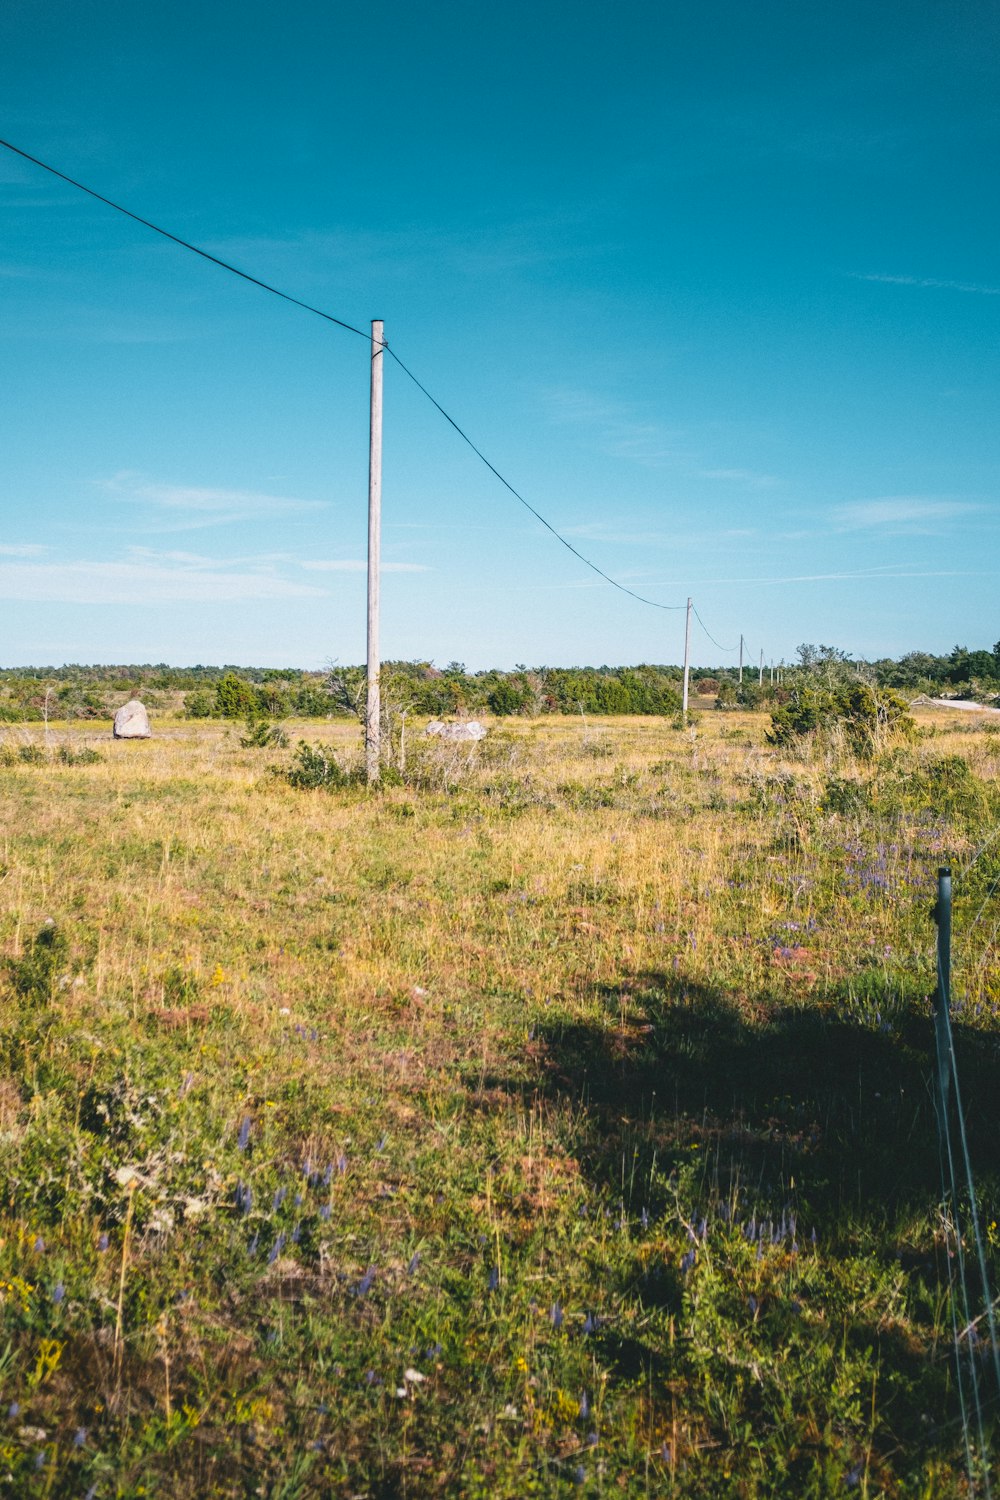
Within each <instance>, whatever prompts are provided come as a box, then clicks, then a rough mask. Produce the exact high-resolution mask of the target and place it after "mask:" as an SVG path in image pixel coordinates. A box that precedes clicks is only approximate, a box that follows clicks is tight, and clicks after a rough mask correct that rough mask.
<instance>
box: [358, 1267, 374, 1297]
mask: <svg viewBox="0 0 1000 1500" xmlns="http://www.w3.org/2000/svg"><path fill="white" fill-rule="evenodd" d="M374 1280H375V1267H374V1266H369V1267H368V1269H367V1271H366V1272H365V1274H364V1275H363V1276H362V1278H361V1280H360V1281H359V1282H358V1285H357V1288H356V1290H355V1295H356V1296H358V1297H367V1295H368V1293H369V1292H370V1291H371V1289H372V1283H373V1282H374Z"/></svg>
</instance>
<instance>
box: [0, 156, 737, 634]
mask: <svg viewBox="0 0 1000 1500" xmlns="http://www.w3.org/2000/svg"><path fill="white" fill-rule="evenodd" d="M0 146H3V147H4V148H5V149H6V150H8V151H11V152H13V154H14V155H15V156H20V157H21V158H22V159H23V160H24V161H29V162H31V163H32V165H33V166H36V167H41V169H42V171H43V172H48V173H50V174H51V175H52V176H53V177H58V178H59V180H60V181H61V182H66V183H68V184H69V185H70V187H74V188H77V189H78V190H79V191H80V192H81V193H86V194H87V196H88V197H90V198H95V199H96V200H97V202H98V203H103V204H104V205H105V206H106V207H108V208H112V209H114V211H115V212H116V213H120V214H123V215H124V216H125V218H127V219H131V220H132V221H133V223H136V224H141V225H142V226H143V227H144V228H145V229H151V230H152V231H153V233H154V234H159V235H162V237H163V238H164V239H165V240H170V241H171V242H172V243H173V244H175V245H179V246H180V247H181V249H183V250H190V251H191V253H192V254H193V255H198V256H200V257H201V258H202V260H207V261H209V262H210V263H211V264H212V265H214V266H218V267H219V268H220V269H221V270H223V271H229V272H231V274H232V275H233V276H239V277H240V278H241V280H243V281H248V282H250V284H251V285H252V286H256V287H259V288H260V290H261V291H264V292H269V293H270V294H271V296H273V297H280V298H281V300H282V301H283V302H290V303H291V304H292V305H293V307H300V308H302V310H303V311H304V312H309V313H313V314H315V316H316V317H318V318H323V319H324V321H325V322H327V323H333V324H335V325H336V327H338V328H343V329H345V330H346V331H347V332H348V333H355V334H357V335H358V337H359V338H363V339H368V338H369V334H368V333H367V332H366V331H365V330H364V329H362V328H357V327H356V326H355V325H354V324H353V323H348V322H345V320H344V319H343V318H336V317H334V316H333V314H332V313H328V312H324V311H323V309H322V308H320V307H315V306H314V305H313V304H312V303H310V302H304V301H303V300H302V299H301V298H300V297H293V296H292V294H291V293H290V292H283V291H282V290H281V289H280V288H279V287H276V286H273V285H272V284H271V283H270V282H268V281H263V280H262V279H261V278H260V277H259V276H251V275H250V273H249V272H248V271H241V270H240V268H239V266H234V265H233V264H232V263H231V262H230V261H227V260H222V259H221V257H220V256H218V255H212V254H211V252H210V251H208V250H205V249H203V248H202V247H201V246H200V245H195V244H192V242H191V241H190V240H185V239H182V238H181V236H180V235H178V234H173V233H171V231H170V230H169V229H164V228H162V226H161V225H159V224H154V223H153V221H152V220H151V219H146V218H143V216H142V215H141V214H137V213H133V212H132V210H131V209H128V208H125V207H124V206H123V205H122V204H121V203H116V202H115V201H114V199H113V198H108V197H106V196H105V195H104V194H103V193H99V192H97V191H96V189H94V188H91V187H88V186H87V185H86V183H83V182H79V181H78V180H77V179H76V178H75V177H70V176H69V175H68V173H66V172H60V171H59V169H58V168H57V167H53V166H50V165H49V163H48V162H45V161H42V160H41V158H40V157H37V156H32V155H31V153H30V152H28V151H23V150H22V149H21V147H20V146H15V145H14V144H13V142H11V141H7V140H3V139H2V138H0ZM382 348H383V349H384V350H385V351H386V352H387V353H388V354H389V355H390V356H391V358H392V359H393V360H395V362H396V364H397V365H398V366H399V368H400V369H401V370H402V371H403V374H404V375H406V376H407V377H408V378H409V379H410V380H411V381H412V382H413V384H414V385H415V386H416V387H417V389H418V390H419V391H420V392H422V394H423V395H424V396H426V398H427V400H428V401H429V402H430V403H431V405H432V406H433V407H434V408H435V409H436V410H437V411H438V412H439V413H440V414H441V416H442V417H444V419H445V421H446V422H448V423H449V425H450V426H451V427H453V428H454V430H455V431H456V432H457V433H458V435H459V437H460V438H461V439H462V441H463V442H464V443H466V444H468V446H469V447H470V448H471V449H472V451H473V453H474V454H475V455H476V457H477V458H478V459H479V460H480V461H481V462H482V463H483V464H485V465H486V467H487V468H488V469H489V471H490V473H491V474H492V475H493V476H494V477H495V478H496V479H498V480H499V481H500V483H501V484H502V485H503V486H504V488H505V489H506V490H508V491H509V492H510V494H512V495H513V496H514V498H515V500H517V501H518V503H519V504H521V505H523V506H524V508H525V510H527V511H529V512H530V513H531V514H532V515H533V516H534V517H535V519H536V520H537V521H539V522H540V523H541V524H542V525H543V526H544V527H545V529H546V530H547V531H549V532H551V534H552V535H553V536H554V537H555V538H556V540H557V541H558V542H560V543H561V544H562V546H564V547H565V548H566V550H567V551H568V552H572V554H573V556H574V557H575V558H577V560H578V561H579V562H582V563H583V565H584V566H585V567H587V568H589V569H590V570H591V572H592V573H596V574H597V576H598V578H602V579H603V580H604V582H605V583H609V584H610V585H611V587H612V588H614V589H617V590H618V592H619V593H621V594H627V595H628V597H629V598H630V599H635V600H637V601H638V602H639V603H640V604H646V605H648V606H649V607H650V609H659V610H664V611H666V612H673V611H679V610H682V609H685V608H686V605H683V604H661V603H660V602H659V600H657V599H649V598H647V597H646V595H645V594H640V593H638V592H637V591H636V590H635V589H630V588H628V587H627V586H626V585H625V584H624V583H619V582H618V580H617V579H615V578H612V577H611V575H610V574H609V573H605V571H604V569H603V568H599V567H598V566H597V564H596V563H595V562H591V560H590V558H589V557H586V556H585V555H584V554H583V553H582V552H581V551H580V550H579V548H578V547H574V545H573V543H572V542H571V541H569V540H568V538H566V537H564V536H563V535H562V533H561V532H560V531H559V530H557V528H556V527H555V526H553V525H552V523H551V521H548V520H546V518H545V517H544V516H543V515H542V513H541V511H538V510H536V509H535V507H534V506H533V505H532V504H531V503H530V502H529V501H528V500H526V499H525V497H524V496H523V495H522V494H521V493H520V491H519V490H517V489H515V487H514V486H513V485H512V484H511V483H510V481H509V480H508V479H506V478H505V477H504V475H503V474H501V472H500V470H499V469H498V468H497V467H496V466H495V465H494V464H492V463H491V462H490V460H489V459H488V458H487V457H486V455H485V453H483V451H482V450H481V449H480V448H478V447H477V446H476V444H475V443H474V442H473V441H472V439H471V438H470V437H469V435H468V433H467V432H465V430H464V429H463V428H462V427H461V426H460V425H459V423H458V422H457V421H456V420H455V418H454V417H453V416H451V414H450V413H449V412H448V411H446V410H445V408H444V407H443V406H442V405H441V403H440V401H438V400H437V399H436V398H435V397H434V396H432V395H431V393H430V391H429V390H428V389H427V387H426V386H425V385H424V384H423V383H422V382H421V381H420V380H418V379H417V377H416V375H414V373H413V371H412V370H410V369H409V368H408V367H407V366H406V365H405V364H404V363H403V361H402V360H401V359H400V358H399V356H398V354H396V353H395V351H394V350H392V349H390V348H389V345H388V343H383V344H382ZM694 613H695V616H696V618H697V620H698V624H699V625H700V626H701V628H702V630H704V632H705V634H706V635H707V636H708V638H709V640H710V641H711V642H712V643H713V645H715V646H718V648H719V650H720V651H735V650H736V649H737V648H736V647H735V646H722V645H720V643H719V642H718V641H717V640H716V639H715V637H714V636H713V635H712V633H711V631H710V630H709V629H708V628H707V626H706V625H705V622H704V620H702V618H701V616H700V615H699V614H698V611H697V610H695V611H694Z"/></svg>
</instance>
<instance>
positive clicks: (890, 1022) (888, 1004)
mask: <svg viewBox="0 0 1000 1500" xmlns="http://www.w3.org/2000/svg"><path fill="white" fill-rule="evenodd" d="M598 993H599V995H600V998H601V999H602V1001H603V1002H604V1007H605V1013H604V1015H603V1016H602V1017H599V1018H597V1019H596V1020H595V1021H594V1022H593V1023H591V1024H583V1023H578V1022H574V1023H572V1024H563V1025H560V1024H558V1023H557V1024H554V1025H552V1026H549V1027H543V1028H539V1029H538V1030H536V1033H535V1036H534V1039H533V1044H532V1056H533V1060H534V1062H533V1067H534V1074H535V1076H534V1078H533V1079H529V1080H528V1081H527V1082H526V1087H527V1089H528V1090H529V1091H531V1090H533V1091H534V1092H535V1093H537V1094H540V1095H542V1096H544V1097H548V1098H552V1099H556V1098H561V1099H563V1100H567V1101H572V1102H574V1103H575V1104H577V1105H582V1106H583V1108H582V1109H577V1110H576V1111H575V1112H574V1114H575V1119H576V1130H577V1138H576V1141H575V1143H574V1148H575V1151H576V1154H577V1156H578V1158H579V1160H580V1163H581V1166H582V1167H583V1168H584V1170H585V1171H586V1173H587V1175H588V1177H589V1178H590V1179H591V1180H592V1181H593V1182H594V1184H595V1186H596V1185H603V1186H605V1187H608V1188H611V1189H612V1190H614V1189H615V1188H617V1189H619V1190H620V1189H621V1186H622V1182H623V1154H624V1159H625V1160H626V1163H627V1168H626V1178H627V1177H632V1178H633V1179H634V1178H636V1177H637V1176H639V1177H641V1175H642V1165H643V1164H642V1163H641V1162H640V1167H639V1168H638V1169H637V1168H636V1167H634V1166H633V1165H632V1163H633V1162H634V1161H635V1159H636V1156H637V1154H638V1156H639V1157H640V1158H641V1157H642V1156H644V1155H649V1156H651V1155H652V1153H654V1152H655V1153H656V1154H657V1156H658V1158H659V1160H660V1161H661V1162H663V1161H664V1160H665V1157H664V1152H666V1153H667V1155H668V1156H669V1153H670V1150H671V1147H672V1146H673V1147H676V1148H678V1149H679V1148H681V1147H683V1146H685V1145H687V1146H689V1145H690V1144H691V1142H692V1141H696V1142H699V1143H700V1144H701V1145H702V1146H703V1147H704V1148H705V1153H706V1155H705V1160H706V1162H709V1160H710V1161H711V1167H710V1168H708V1167H706V1171H707V1170H711V1172H712V1174H713V1178H714V1183H713V1186H714V1189H715V1191H716V1194H717V1196H721V1197H723V1198H725V1197H727V1196H728V1195H729V1194H730V1193H731V1191H732V1189H733V1187H734V1184H735V1182H736V1181H737V1180H739V1181H741V1182H742V1183H743V1184H744V1186H749V1185H750V1184H755V1185H757V1186H758V1187H759V1188H760V1190H761V1191H762V1192H763V1193H764V1194H767V1193H777V1194H783V1195H784V1196H786V1197H787V1196H788V1194H789V1191H790V1189H791V1188H792V1187H793V1186H794V1188H795V1190H796V1192H797V1194H798V1197H799V1201H800V1202H803V1203H805V1204H806V1205H807V1206H808V1208H809V1210H810V1211H811V1212H812V1213H814V1214H815V1215H816V1216H817V1218H822V1219H823V1220H824V1221H825V1222H826V1224H827V1225H828V1226H830V1227H832V1226H833V1225H835V1224H836V1223H838V1222H840V1221H841V1220H844V1219H848V1218H849V1219H850V1220H851V1221H852V1222H853V1223H854V1224H855V1225H857V1224H858V1223H859V1222H864V1221H869V1222H873V1223H877V1224H881V1225H883V1226H887V1225H888V1223H889V1222H891V1221H892V1220H894V1219H896V1218H898V1217H899V1216H900V1215H905V1214H906V1213H907V1212H908V1211H910V1210H914V1209H919V1208H920V1207H923V1208H924V1209H926V1208H927V1206H928V1204H932V1203H933V1202H934V1201H935V1200H936V1199H937V1197H938V1195H939V1191H940V1180H941V1179H940V1163H939V1153H938V1138H937V1126H936V1117H935V1107H934V1098H933V1091H932V1077H933V1067H932V1059H933V1048H934V1040H933V1034H932V1028H931V1018H930V1007H929V1005H928V1003H927V1001H926V999H924V998H922V997H920V996H917V995H913V996H905V995H902V994H900V992H899V990H898V989H897V990H895V991H888V990H887V991H886V992H884V993H881V994H880V993H879V991H878V988H877V987H876V986H875V985H872V984H870V985H869V986H868V988H867V990H866V991H864V992H862V993H861V994H860V995H859V993H858V990H857V987H855V988H854V989H853V991H852V992H851V993H847V992H844V993H830V994H828V995H827V996H826V997H825V998H824V999H822V1000H813V999H811V1000H810V1001H809V1002H808V1003H807V1004H802V1005H795V1004H788V1002H787V1001H783V1000H780V999H778V998H777V997H774V996H770V995H761V996H758V997H757V1000H756V1003H755V1005H754V1007H753V1016H754V1018H753V1019H748V1016H747V1014H746V1012H744V1011H743V1010H741V1009H739V1008H738V1007H737V1006H736V1005H735V1004H734V1003H733V1001H732V1000H731V999H730V997H729V996H728V994H727V993H726V992H725V991H724V990H723V989H721V988H720V989H715V988H712V987H709V986H704V985H700V984H697V983H692V982H690V981H688V980H684V979H683V978H682V977H681V976H679V975H674V974H665V973H649V972H647V973H640V974H633V975H628V976H624V977H623V978H622V979H621V980H620V981H619V982H618V983H617V984H615V985H613V986H605V987H603V989H602V990H600V991H599V992H598ZM954 1035H955V1048H956V1056H957V1060H958V1072H959V1078H960V1083H961V1089H962V1102H963V1106H964V1112H965V1118H966V1124H967V1130H968V1137H969V1144H970V1149H971V1153H972V1158H973V1163H974V1166H975V1168H976V1173H977V1183H978V1190H979V1191H980V1194H981V1196H982V1198H983V1200H984V1209H990V1208H992V1207H993V1206H995V1205H996V1187H997V1165H998V1152H997V1147H996V1076H997V1067H998V1063H1000V1038H998V1037H997V1036H995V1035H992V1034H988V1033H984V1032H982V1031H978V1030H975V1029H972V1028H969V1027H965V1026H962V1025H961V1024H958V1023H956V1024H955V1026H954ZM645 1166H646V1168H647V1174H646V1175H647V1177H648V1168H649V1166H650V1163H649V1162H647V1163H645ZM649 1207H650V1208H652V1207H653V1205H649ZM992 1216H994V1217H995V1215H992Z"/></svg>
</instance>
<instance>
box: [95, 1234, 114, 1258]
mask: <svg viewBox="0 0 1000 1500" xmlns="http://www.w3.org/2000/svg"><path fill="white" fill-rule="evenodd" d="M110 1243H111V1242H110V1240H109V1239H108V1237H107V1235H106V1234H102V1235H99V1236H98V1240H97V1250H98V1253H99V1254H100V1255H103V1254H104V1252H105V1250H106V1249H107V1248H108V1245H109V1244H110Z"/></svg>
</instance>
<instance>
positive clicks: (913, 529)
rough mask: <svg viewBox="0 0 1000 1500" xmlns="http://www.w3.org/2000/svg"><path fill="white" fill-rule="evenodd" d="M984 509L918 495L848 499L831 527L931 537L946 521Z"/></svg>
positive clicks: (971, 504)
mask: <svg viewBox="0 0 1000 1500" xmlns="http://www.w3.org/2000/svg"><path fill="white" fill-rule="evenodd" d="M983 509H984V507H983V506H982V505H979V504H977V503H975V502H973V501H970V500H950V499H948V498H937V497H934V496H929V497H925V496H922V495H883V496H879V497H878V498H876V499H872V500H850V501H848V502H847V503H846V504H844V505H838V506H837V507H835V509H834V511H833V521H834V525H835V526H836V527H837V529H838V530H840V531H867V530H873V529H881V530H885V531H892V532H896V533H909V534H913V533H917V534H921V535H933V534H934V533H935V532H938V531H941V530H943V529H944V528H945V527H946V526H947V525H948V523H949V522H952V521H957V520H959V519H960V518H961V517H962V516H968V515H972V514H974V513H976V512H978V511H982V510H983Z"/></svg>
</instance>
